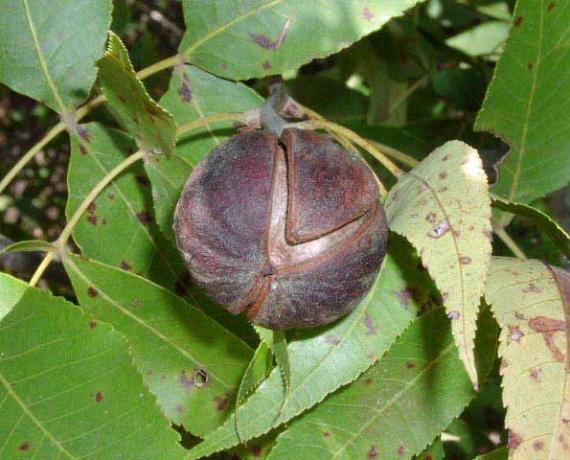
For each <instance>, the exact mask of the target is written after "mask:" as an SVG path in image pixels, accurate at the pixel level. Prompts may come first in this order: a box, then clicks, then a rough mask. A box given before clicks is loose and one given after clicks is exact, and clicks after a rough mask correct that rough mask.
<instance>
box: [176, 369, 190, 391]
mask: <svg viewBox="0 0 570 460" xmlns="http://www.w3.org/2000/svg"><path fill="white" fill-rule="evenodd" d="M178 381H179V382H180V384H181V385H182V386H183V387H184V388H186V389H187V390H190V389H191V388H192V387H193V386H194V380H193V379H192V377H191V376H189V375H188V374H187V373H186V371H185V370H183V371H182V372H181V373H180V377H178Z"/></svg>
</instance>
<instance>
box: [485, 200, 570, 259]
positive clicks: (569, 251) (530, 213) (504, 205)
mask: <svg viewBox="0 0 570 460" xmlns="http://www.w3.org/2000/svg"><path fill="white" fill-rule="evenodd" d="M492 205H493V206H494V207H497V208H499V209H501V210H503V211H508V212H512V213H514V214H517V215H519V216H523V217H527V218H528V219H530V220H532V222H533V223H535V224H536V225H537V227H538V228H539V229H540V230H542V232H544V233H546V234H547V235H548V236H549V237H550V239H551V240H552V241H553V243H554V244H555V245H556V247H557V248H558V249H559V250H560V252H562V253H563V254H564V255H566V257H568V259H569V260H570V235H569V234H568V232H567V231H566V230H564V229H563V228H562V227H561V226H560V224H558V222H556V221H555V220H554V219H552V218H551V217H550V216H549V215H548V214H545V213H544V212H542V211H541V210H540V209H537V208H535V207H533V206H530V205H528V204H523V203H513V202H511V201H507V200H504V199H502V198H500V197H497V196H495V197H493V200H492Z"/></svg>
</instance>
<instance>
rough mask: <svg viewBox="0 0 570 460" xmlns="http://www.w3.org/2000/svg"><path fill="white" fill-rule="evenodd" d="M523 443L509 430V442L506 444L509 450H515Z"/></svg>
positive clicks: (520, 438)
mask: <svg viewBox="0 0 570 460" xmlns="http://www.w3.org/2000/svg"><path fill="white" fill-rule="evenodd" d="M522 442H523V439H522V437H521V435H520V434H517V433H515V432H514V431H513V430H509V440H508V442H507V447H508V448H509V450H515V449H516V448H517V447H518V446H520V445H521V444H522Z"/></svg>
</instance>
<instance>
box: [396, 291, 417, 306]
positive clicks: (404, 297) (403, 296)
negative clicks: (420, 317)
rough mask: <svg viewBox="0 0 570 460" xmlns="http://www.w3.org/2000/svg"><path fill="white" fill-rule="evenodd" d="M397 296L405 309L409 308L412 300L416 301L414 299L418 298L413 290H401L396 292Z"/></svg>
mask: <svg viewBox="0 0 570 460" xmlns="http://www.w3.org/2000/svg"><path fill="white" fill-rule="evenodd" d="M395 294H396V297H398V298H399V300H400V304H401V305H402V306H403V307H409V306H410V300H414V297H415V296H416V292H415V291H414V290H413V289H412V288H405V289H401V290H400V291H396V292H395Z"/></svg>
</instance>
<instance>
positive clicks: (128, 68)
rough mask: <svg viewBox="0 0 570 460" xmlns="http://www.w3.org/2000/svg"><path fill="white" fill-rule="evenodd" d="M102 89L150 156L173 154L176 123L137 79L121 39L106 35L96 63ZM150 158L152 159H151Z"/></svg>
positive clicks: (129, 130)
mask: <svg viewBox="0 0 570 460" xmlns="http://www.w3.org/2000/svg"><path fill="white" fill-rule="evenodd" d="M97 66H98V67H99V79H100V81H101V89H102V90H103V93H104V94H105V96H107V99H108V100H109V104H110V107H111V109H112V112H113V113H114V114H115V115H116V117H117V119H118V120H119V122H120V123H121V124H122V125H123V126H124V127H125V128H126V129H127V131H128V132H129V133H130V134H131V135H132V136H133V137H134V138H135V139H136V140H137V143H138V144H139V146H140V148H141V149H143V150H144V151H146V152H148V153H149V154H152V155H161V154H170V153H173V152H174V148H175V143H176V124H175V123H174V118H173V116H172V115H171V114H170V113H168V112H167V111H166V110H165V109H163V108H162V107H161V106H160V105H159V104H158V103H156V102H155V101H154V100H153V99H152V98H151V97H150V95H149V94H148V92H147V90H146V88H145V86H144V85H143V83H142V82H141V81H140V80H139V79H138V78H137V75H136V73H135V69H134V68H133V66H132V64H131V60H130V58H129V54H128V53H127V49H126V48H125V45H123V43H122V42H121V39H120V38H119V37H118V36H117V35H115V34H114V33H113V32H109V43H108V46H107V51H106V52H105V55H104V56H103V57H102V58H101V59H99V61H97ZM152 155H151V156H152Z"/></svg>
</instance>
